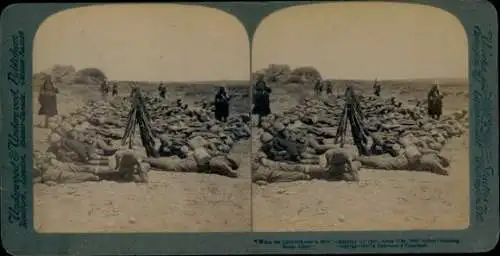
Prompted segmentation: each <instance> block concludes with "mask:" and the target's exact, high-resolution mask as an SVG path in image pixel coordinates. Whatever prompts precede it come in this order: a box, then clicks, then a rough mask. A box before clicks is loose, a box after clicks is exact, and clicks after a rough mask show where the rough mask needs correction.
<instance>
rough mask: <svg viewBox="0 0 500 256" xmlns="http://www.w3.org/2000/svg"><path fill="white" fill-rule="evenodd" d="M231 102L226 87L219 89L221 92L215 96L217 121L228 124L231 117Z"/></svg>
mask: <svg viewBox="0 0 500 256" xmlns="http://www.w3.org/2000/svg"><path fill="white" fill-rule="evenodd" d="M229 101H230V97H229V96H228V95H227V92H226V88H225V87H224V86H221V87H219V91H218V92H217V94H216V95H215V119H217V120H219V121H222V122H226V121H227V118H228V116H229Z"/></svg>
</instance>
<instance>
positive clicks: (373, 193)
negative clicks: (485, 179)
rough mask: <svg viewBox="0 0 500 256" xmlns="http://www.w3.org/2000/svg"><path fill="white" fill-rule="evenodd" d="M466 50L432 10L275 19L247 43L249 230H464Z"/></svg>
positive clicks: (312, 12)
mask: <svg viewBox="0 0 500 256" xmlns="http://www.w3.org/2000/svg"><path fill="white" fill-rule="evenodd" d="M468 72H469V71H468V42H467V36H466V32H465V30H464V27H463V26H462V24H461V23H460V21H459V20H458V19H457V18H456V17H455V16H454V15H452V14H450V13H448V12H446V11H444V10H442V9H439V8H435V7H432V6H426V5H417V4H407V3H381V2H377V3H367V2H363V3H361V2H354V3H328V4H327V3H323V4H310V5H303V6H296V7H289V8H286V9H282V10H279V11H277V12H275V13H272V14H270V15H269V16H267V17H266V18H265V19H263V20H262V22H261V23H260V24H259V26H258V28H257V30H256V32H255V35H254V38H253V41H252V76H251V83H252V86H253V87H252V88H253V89H252V90H253V91H252V101H253V105H252V183H253V184H252V216H253V217H252V218H253V219H252V222H253V224H252V226H253V230H254V231H256V232H276V231H337V230H339V231H340V230H344V231H347V230H353V231H354V230H357V231H371V230H376V231H381V230H430V229H434V230H437V229H439V230H459V229H466V228H467V227H468V226H469V214H470V213H469V211H470V210H469V204H470V200H469V128H468V122H469V121H468V107H469V106H468V102H469V93H468V79H469V78H468Z"/></svg>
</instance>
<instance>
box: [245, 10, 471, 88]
mask: <svg viewBox="0 0 500 256" xmlns="http://www.w3.org/2000/svg"><path fill="white" fill-rule="evenodd" d="M252 47H253V48H252V70H254V71H256V70H259V69H262V68H265V67H267V66H268V65H269V64H288V65H290V66H291V67H292V68H295V67H299V66H313V67H315V68H317V69H318V70H319V72H320V73H321V74H322V76H323V77H324V78H337V79H368V80H372V79H375V78H377V77H378V78H379V79H420V78H455V79H466V78H467V77H468V43H467V37H466V33H465V30H464V28H463V26H462V25H461V23H460V21H459V20H458V19H457V18H456V17H455V16H453V15H452V14H450V13H448V12H446V11H443V10H441V9H438V8H434V7H429V6H425V5H415V4H401V3H328V4H314V5H307V6H299V7H291V8H287V9H284V10H281V11H278V12H275V13H273V14H271V15H269V16H267V17H266V18H265V19H264V20H263V21H262V22H261V23H260V25H259V27H258V28H257V30H256V32H255V36H254V38H253V45H252Z"/></svg>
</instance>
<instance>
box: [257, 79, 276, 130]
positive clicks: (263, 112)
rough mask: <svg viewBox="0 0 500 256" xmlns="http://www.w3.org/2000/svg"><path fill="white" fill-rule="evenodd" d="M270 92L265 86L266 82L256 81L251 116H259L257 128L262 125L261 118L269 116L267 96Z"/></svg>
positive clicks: (269, 109)
mask: <svg viewBox="0 0 500 256" xmlns="http://www.w3.org/2000/svg"><path fill="white" fill-rule="evenodd" d="M271 92H272V90H271V88H269V87H268V86H267V85H266V82H264V80H262V79H260V80H259V81H257V84H256V85H255V90H254V95H253V109H252V114H255V115H258V116H259V124H258V126H259V127H260V126H261V124H262V117H265V116H268V115H269V114H271V108H270V106H269V105H270V102H269V94H271Z"/></svg>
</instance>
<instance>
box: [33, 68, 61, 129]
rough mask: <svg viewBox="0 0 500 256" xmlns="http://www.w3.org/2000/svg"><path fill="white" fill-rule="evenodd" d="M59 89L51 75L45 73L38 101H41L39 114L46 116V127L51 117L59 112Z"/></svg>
mask: <svg viewBox="0 0 500 256" xmlns="http://www.w3.org/2000/svg"><path fill="white" fill-rule="evenodd" d="M58 93H59V89H58V88H57V87H56V86H55V85H54V83H53V82H52V80H51V77H50V75H47V74H43V76H42V87H41V88H40V93H39V94H38V102H39V103H40V105H41V106H40V110H39V111H38V114H39V115H44V116H45V124H44V127H45V128H47V127H49V118H50V117H53V116H55V115H57V114H58V112H57V94H58Z"/></svg>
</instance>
